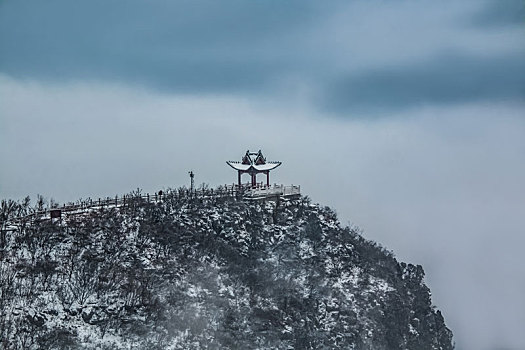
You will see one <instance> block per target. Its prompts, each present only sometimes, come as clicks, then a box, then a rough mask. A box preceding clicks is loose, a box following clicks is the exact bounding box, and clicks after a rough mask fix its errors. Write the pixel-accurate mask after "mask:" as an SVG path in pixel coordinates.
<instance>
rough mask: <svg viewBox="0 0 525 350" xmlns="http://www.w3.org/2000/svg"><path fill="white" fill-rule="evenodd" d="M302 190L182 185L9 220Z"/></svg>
mask: <svg viewBox="0 0 525 350" xmlns="http://www.w3.org/2000/svg"><path fill="white" fill-rule="evenodd" d="M298 194H300V186H294V185H291V186H284V185H276V184H274V185H273V186H272V185H270V186H268V185H266V184H263V183H257V184H256V185H255V186H252V185H251V184H243V185H241V186H239V185H235V184H232V185H224V186H219V187H217V188H215V189H213V188H198V189H195V190H193V191H192V190H190V189H178V190H170V191H168V192H167V193H164V192H163V191H159V192H157V193H154V194H150V193H146V194H143V195H123V196H121V197H118V196H115V197H114V198H113V197H106V198H98V200H93V199H91V198H88V199H86V200H80V201H79V202H78V203H74V204H68V205H66V204H63V205H62V206H57V207H53V208H46V209H45V210H41V211H36V212H34V213H30V214H27V215H24V216H21V217H18V218H14V219H12V220H9V223H10V224H16V223H18V222H21V221H27V220H31V219H36V218H42V216H48V215H49V216H50V217H51V218H53V217H57V218H58V217H61V215H62V214H63V213H64V214H66V213H69V214H76V213H74V212H75V211H80V212H79V213H78V214H81V213H83V212H85V211H86V210H88V209H103V208H109V207H113V208H115V207H122V206H126V205H127V204H128V203H129V204H132V203H134V202H136V201H139V200H144V201H146V202H147V203H157V202H160V201H162V200H163V198H166V197H167V196H176V197H178V198H207V197H208V198H209V197H246V198H255V199H256V198H264V197H270V196H290V195H298Z"/></svg>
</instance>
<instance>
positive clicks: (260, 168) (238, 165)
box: [226, 150, 281, 187]
mask: <svg viewBox="0 0 525 350" xmlns="http://www.w3.org/2000/svg"><path fill="white" fill-rule="evenodd" d="M226 164H228V165H229V166H231V167H232V168H233V169H235V170H237V178H238V184H239V187H240V186H241V185H242V184H241V175H242V174H245V173H246V174H250V177H251V186H252V187H256V186H257V174H266V186H270V170H273V169H275V168H277V167H278V166H279V165H281V162H269V161H266V158H265V157H264V156H263V154H262V152H261V150H259V152H250V151H249V150H248V151H246V154H245V155H244V157H242V161H240V162H236V161H227V162H226Z"/></svg>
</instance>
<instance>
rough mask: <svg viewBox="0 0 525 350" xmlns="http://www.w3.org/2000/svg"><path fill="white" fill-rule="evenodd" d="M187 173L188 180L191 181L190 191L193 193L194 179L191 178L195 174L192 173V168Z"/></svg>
mask: <svg viewBox="0 0 525 350" xmlns="http://www.w3.org/2000/svg"><path fill="white" fill-rule="evenodd" d="M189 174H190V181H191V186H190V193H193V189H194V188H195V180H194V179H193V178H194V177H195V174H194V173H193V170H192V171H190V172H189Z"/></svg>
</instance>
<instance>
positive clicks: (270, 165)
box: [253, 162, 282, 171]
mask: <svg viewBox="0 0 525 350" xmlns="http://www.w3.org/2000/svg"><path fill="white" fill-rule="evenodd" d="M281 164H282V163H281V162H272V163H266V164H261V165H254V166H253V168H254V169H255V170H257V171H268V170H273V169H275V168H277V167H278V166H279V165H281Z"/></svg>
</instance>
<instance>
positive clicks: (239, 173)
mask: <svg viewBox="0 0 525 350" xmlns="http://www.w3.org/2000/svg"><path fill="white" fill-rule="evenodd" d="M237 174H238V175H237V180H238V181H237V182H238V183H239V188H241V171H240V170H239V171H238V172H237Z"/></svg>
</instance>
